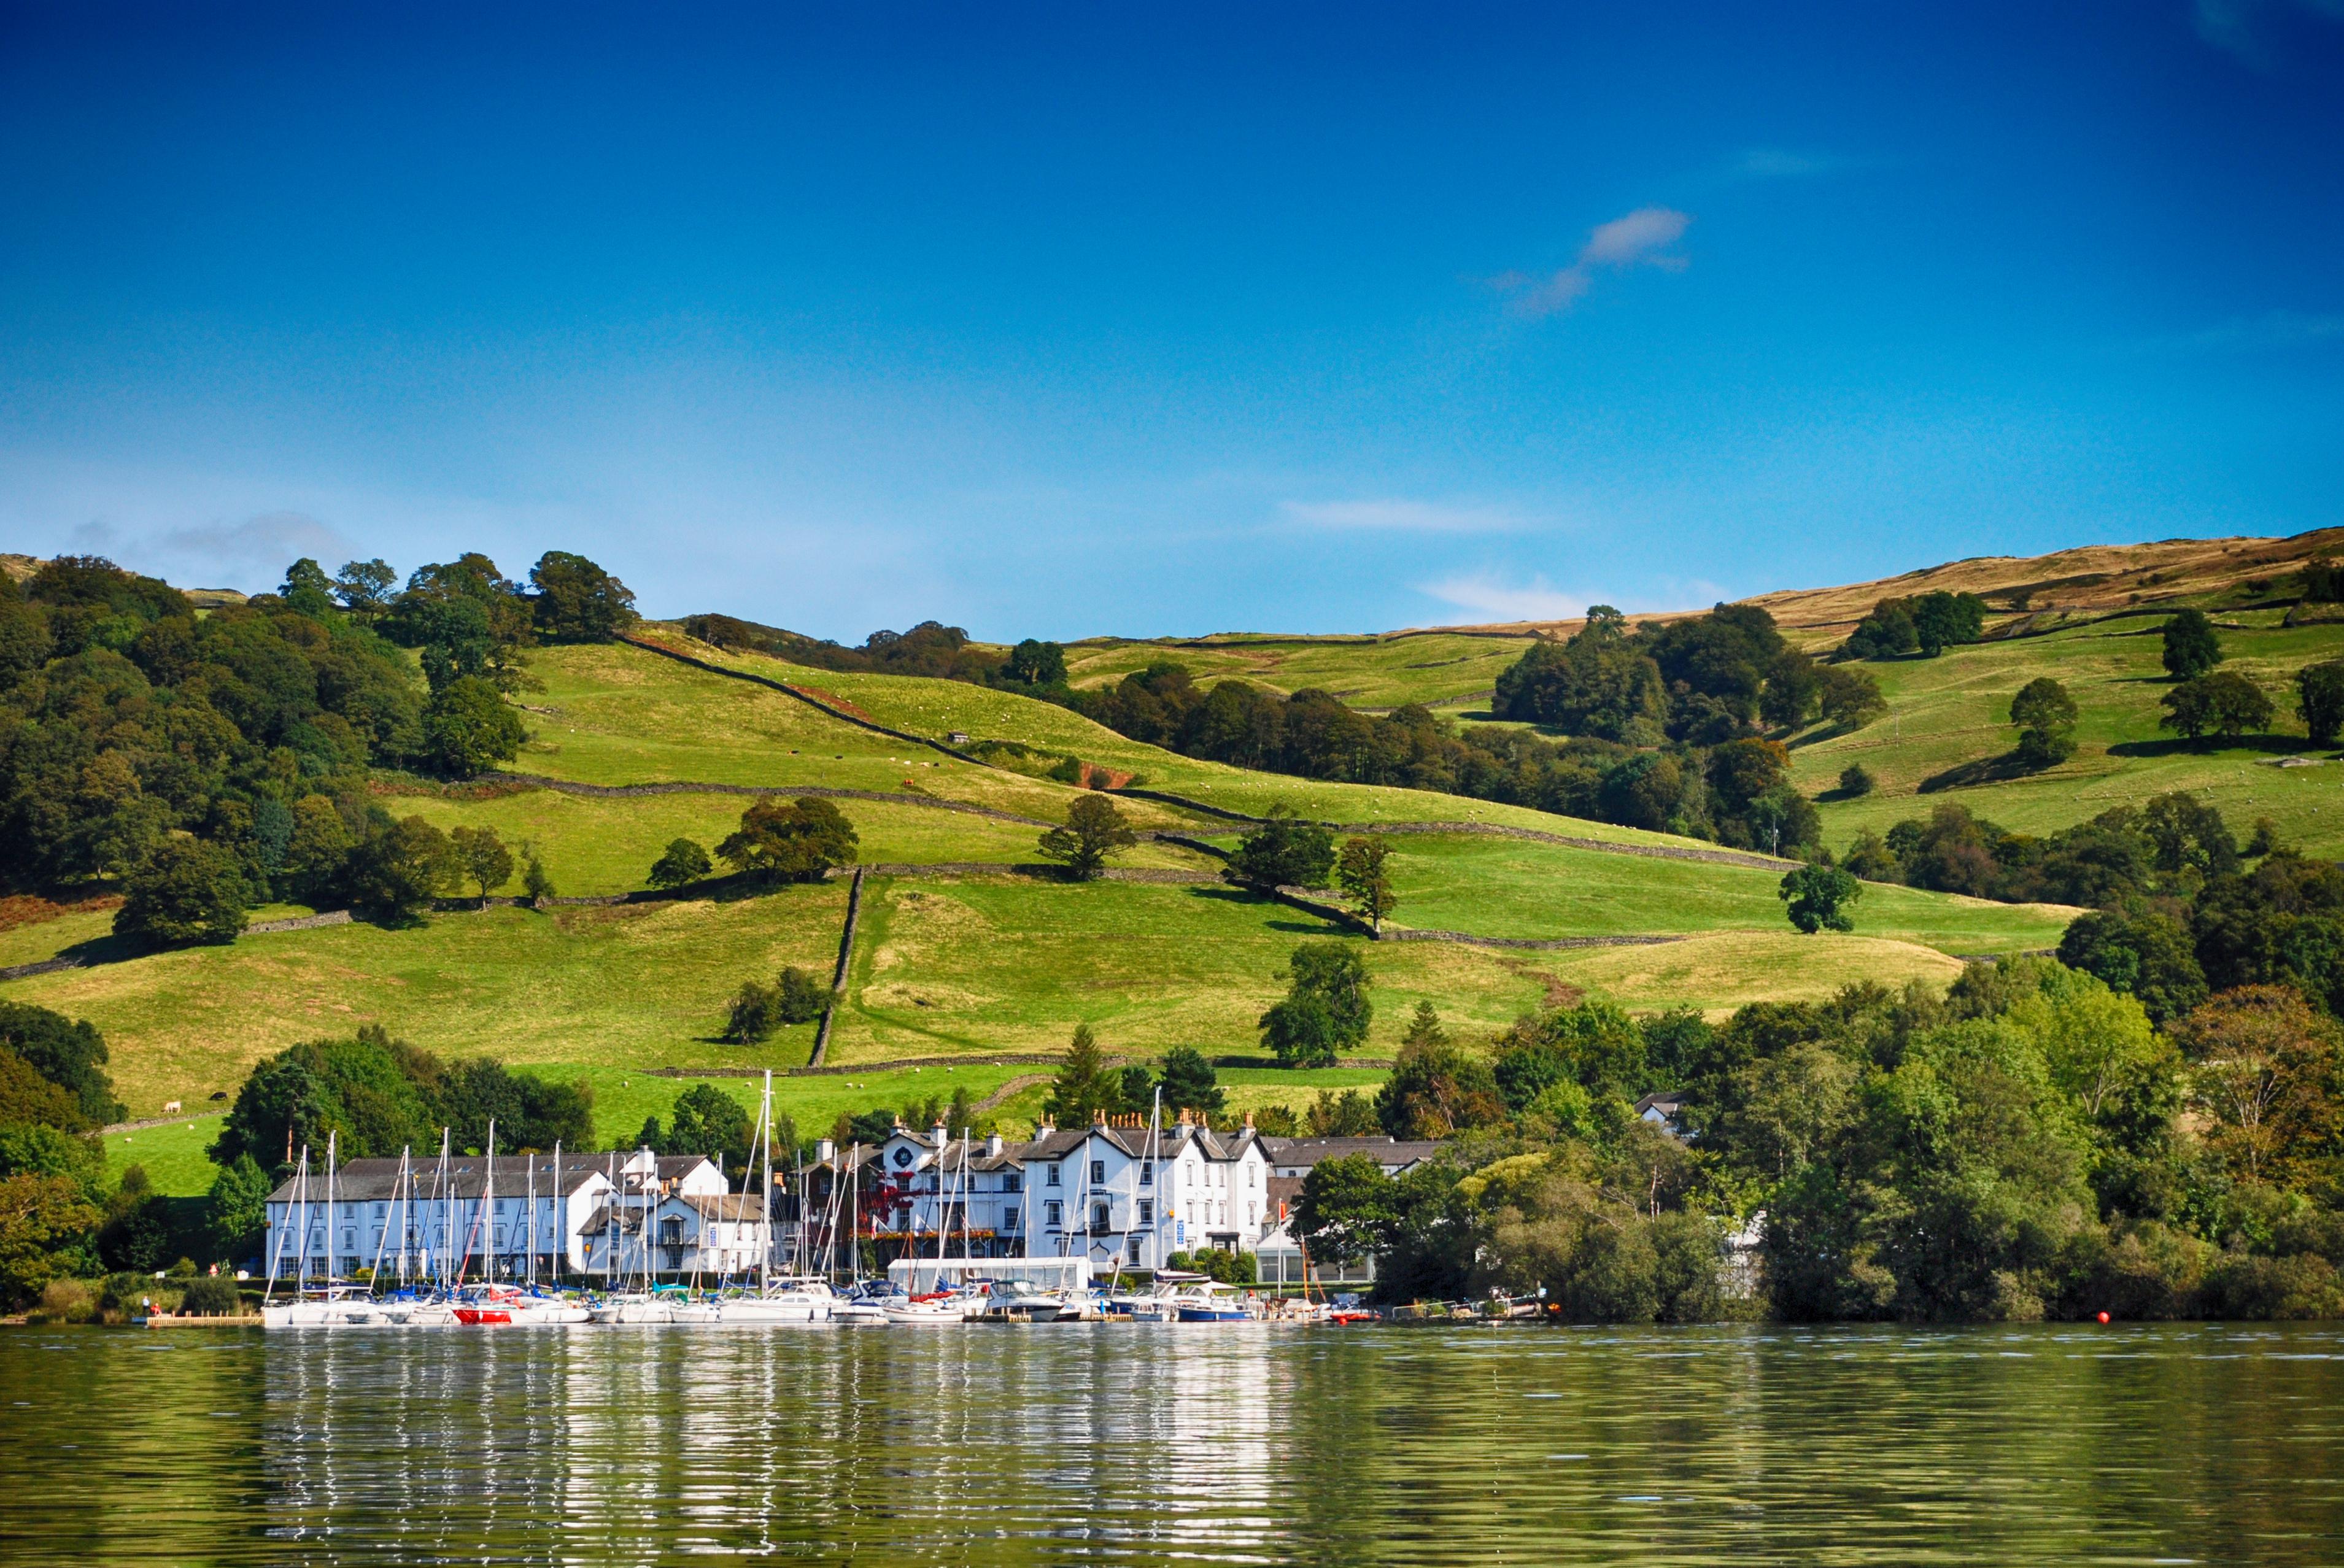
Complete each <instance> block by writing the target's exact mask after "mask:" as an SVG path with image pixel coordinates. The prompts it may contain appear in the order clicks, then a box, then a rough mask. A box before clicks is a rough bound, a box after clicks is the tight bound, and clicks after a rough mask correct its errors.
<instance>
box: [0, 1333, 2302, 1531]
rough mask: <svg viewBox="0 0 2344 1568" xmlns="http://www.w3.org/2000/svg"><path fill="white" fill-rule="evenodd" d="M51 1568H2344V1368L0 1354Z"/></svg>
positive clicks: (1405, 1354)
mask: <svg viewBox="0 0 2344 1568" xmlns="http://www.w3.org/2000/svg"><path fill="white" fill-rule="evenodd" d="M0 1407H5V1417H6V1421H5V1428H0V1430H5V1434H6V1440H7V1442H6V1450H5V1452H6V1454H7V1459H6V1465H7V1467H8V1470H9V1471H10V1472H11V1473H10V1474H9V1475H8V1478H7V1479H8V1483H9V1484H8V1489H7V1492H6V1493H5V1497H0V1560H5V1561H7V1562H12V1563H15V1562H23V1563H35V1562H37V1563H437V1562H463V1563H487V1562H518V1563H660V1562H669V1561H675V1560H679V1559H682V1558H686V1557H694V1556H700V1555H702V1554H711V1553H713V1554H722V1555H736V1554H750V1555H760V1556H774V1557H781V1558H798V1559H814V1560H822V1561H845V1560H856V1561H867V1562H892V1563H931V1562H934V1563H1021V1564H1022V1563H1065V1562H1091V1561H1141V1562H1157V1561H1171V1560H1178V1561H1181V1562H1185V1563H1288V1562H1301V1563H1452V1562H1453V1563H1466V1562H1470V1563H1480V1564H1489V1563H1615V1562H1634V1563H1716V1562H1720V1561H1723V1560H1726V1559H1728V1558H1731V1559H1732V1560H1733V1561H1734V1562H1736V1563H1773V1562H1782V1563H1938V1562H1944V1563H1954V1562H1961V1563H1978V1562H1993V1563H2052V1562H2062V1563H2149V1562H2158V1561H2166V1562H2174V1561H2190V1562H2202V1563H2336V1562H2339V1561H2344V1492H2339V1482H2344V1447H2339V1444H2344V1328H2339V1327H2337V1326H2329V1325H2315V1326H2309V1327H2268V1328H2266V1327H2208V1326H2199V1325H2185V1326H2177V1327H2163V1328H2157V1327H2118V1328H2115V1329H2089V1330H2077V1329H2073V1328H2026V1329H1992V1330H1931V1331H1927V1332H1918V1331H1904V1330H1812V1331H1811V1330H1780V1329H1715V1330H1631V1331H1617V1330H1551V1329H1538V1328H1529V1329H1503V1330H1470V1329H1371V1330H1290V1329H1288V1330H1276V1329H1265V1328H1257V1327H1252V1326H1240V1327H1232V1328H1228V1329H1220V1328H1208V1327H1203V1326H1179V1325H1162V1326H1141V1325H1129V1324H1112V1325H1071V1324H1070V1325H1061V1326H1057V1327H1050V1328H1032V1329H1025V1330H1016V1329H989V1328H979V1327H972V1328H968V1329H965V1330H929V1331H925V1332H919V1331H913V1330H859V1331H855V1330H850V1331H825V1330H766V1331H729V1330H716V1331H692V1330H664V1331H663V1330H624V1329H620V1330H611V1329H581V1330H554V1329H537V1330H507V1331H502V1332H499V1331H495V1330H490V1331H486V1332H480V1333H466V1332H451V1331H441V1332H416V1333H400V1332H384V1333H373V1332H361V1333H342V1334H338V1335H336V1334H308V1335H303V1334H278V1335H275V1336H263V1335H262V1334H261V1333H259V1332H258V1330H218V1331H205V1330H185V1331H180V1330H174V1331H171V1332H162V1333H147V1332H142V1331H138V1330H86V1329H76V1330H64V1329H59V1330H0Z"/></svg>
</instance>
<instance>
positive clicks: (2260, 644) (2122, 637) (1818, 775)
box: [1792, 611, 2344, 856]
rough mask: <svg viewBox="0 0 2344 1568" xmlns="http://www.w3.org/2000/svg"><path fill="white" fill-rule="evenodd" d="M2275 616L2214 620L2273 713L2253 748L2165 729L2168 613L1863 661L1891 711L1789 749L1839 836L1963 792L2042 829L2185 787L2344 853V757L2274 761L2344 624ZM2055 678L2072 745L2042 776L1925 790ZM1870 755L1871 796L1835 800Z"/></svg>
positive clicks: (1987, 753) (2298, 737)
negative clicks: (2035, 685)
mask: <svg viewBox="0 0 2344 1568" xmlns="http://www.w3.org/2000/svg"><path fill="white" fill-rule="evenodd" d="M2278 619H2279V616H2278V612H2271V611H2256V612H2240V613H2236V614H2226V615H2223V616H2222V617H2220V621H2221V622H2222V624H2223V631H2222V642H2223V647H2224V650H2225V652H2227V653H2228V662H2227V663H2225V664H2224V665H2223V666H2222V667H2223V668H2224V669H2226V670H2235V671H2237V672H2238V673H2242V674H2244V675H2247V676H2248V678H2250V679H2252V680H2253V681H2255V682H2256V683H2257V684H2258V685H2260V686H2261V687H2262V688H2263V690H2264V691H2265V692H2266V693H2268V694H2269V695H2270V697H2271V698H2272V703H2273V706H2274V707H2275V708H2276V709H2277V710H2278V715H2279V717H2278V723H2277V724H2276V726H2275V728H2276V730H2277V733H2274V734H2272V735H2268V736H2263V737H2258V738H2257V739H2256V740H2255V741H2254V742H2252V743H2251V744H2247V745H2243V746H2234V747H2224V746H2221V745H2218V744H2212V743H2208V744H2206V745H2204V746H2202V747H2201V746H2198V745H2194V744H2186V743H2183V742H2181V741H2179V740H2177V739H2176V738H2175V737H2174V736H2173V735H2172V733H2171V732H2169V731H2161V730H2159V729H2158V728H2157V720H2158V718H2159V717H2160V716H2162V713H2163V710H2162V709H2161V708H2160V707H2159V706H2158V700H2159V699H2160V698H2162V697H2163V696H2164V695H2165V693H2167V692H2168V691H2170V690H2171V689H2172V688H2171V684H2170V683H2169V682H2167V679H2166V676H2165V672H2164V669H2163V667H2162V665H2161V663H2159V654H2160V651H2161V647H2162V643H2161V641H2160V638H2159V635H2158V632H2159V630H2160V628H2161V626H2162V624H2163V623H2162V621H2161V620H2160V619H2158V618H2155V617H2150V618H2141V619H2126V620H2120V621H2112V622H2099V623H2097V624H2094V625H2089V626H2081V627H2076V628H2073V629H2070V630H2066V631H2062V632H2054V633H2051V634H2050V635H2047V636H2043V637H2033V638H2022V639H2017V640H2014V641H2010V642H1986V643H1980V644H1977V645H1975V646H1972V647H1967V648H1955V649H1951V650H1948V651H1947V652H1945V653H1944V654H1942V655H1941V656H1939V657H1937V658H1935V659H1906V660H1891V661H1888V662H1885V663H1874V664H1867V665H1865V666H1864V668H1866V669H1867V670H1870V671H1871V672H1873V673H1874V674H1875V675H1877V676H1878V677H1879V680H1880V684H1881V689H1882V691H1883V692H1884V693H1886V694H1887V696H1888V699H1889V703H1890V709H1889V713H1888V715H1887V716H1886V717H1884V718H1882V719H1879V720H1876V721H1874V723H1871V724H1869V725H1867V726H1865V727H1864V729H1862V730H1859V731H1856V732H1855V733H1852V734H1844V735H1828V734H1820V733H1819V734H1817V735H1815V736H1814V737H1813V738H1812V739H1811V740H1810V741H1809V742H1808V743H1807V744H1799V745H1796V746H1794V748H1793V753H1792V759H1793V761H1792V765H1793V776H1794V777H1795V778H1796V780H1797V781H1798V783H1799V785H1800V787H1801V788H1803V789H1804V790H1806V791H1807V792H1808V793H1809V794H1820V795H1821V796H1822V798H1821V799H1820V801H1819V803H1818V804H1819V809H1820V810H1821V811H1822V812H1823V814H1824V826H1825V829H1826V834H1827V836H1828V838H1829V840H1830V842H1831V843H1832V844H1833V845H1834V846H1837V845H1844V843H1846V842H1847V841H1848V840H1850V839H1852V838H1854V835H1856V834H1858V833H1860V832H1862V831H1864V829H1867V828H1870V829H1874V830H1881V829H1885V828H1886V827H1887V826H1888V825H1889V824H1892V823H1894V822H1895V821H1897V820H1898V819H1899V818H1901V817H1907V816H1920V815H1925V814H1927V813H1928V811H1929V810H1930V809H1931V808H1932V807H1934V806H1935V805H1936V804H1939V803H1940V802H1945V801H1954V802H1958V803H1960V804H1964V805H1966V806H1967V807H1969V809H1970V810H1972V811H1974V812H1975V813H1977V814H1979V815H1981V816H1985V817H1989V818H1991V819H1993V820H1994V821H1995V822H1997V823H2000V824H2003V825H2004V826H2006V827H2009V828H2014V829H2017V830H2021V831H2024V832H2028V833H2036V834H2041V833H2046V832H2049V831H2051V830H2053V829H2055V828H2059V827H2065V826H2066V825H2068V824H2072V823H2076V822H2079V821H2082V820H2084V819H2085V818H2086V817H2089V816H2092V815H2094V814H2096V813H2098V812H2101V811H2105V810H2107V808H2108V807H2109V806H2112V805H2119V804H2134V805H2137V804H2140V803H2141V802H2143V801H2145V800H2147V798H2148V797H2149V796H2151V795H2153V794H2162V793H2165V792H2167V791H2171V790H2186V791H2188V792H2189V793H2191V794H2196V795H2197V796H2199V797H2200V798H2201V799H2205V800H2208V801H2210V802H2211V803H2212V804H2215V805H2218V806H2219V807H2221V809H2222V812H2223V814H2224V815H2225V816H2227V817H2228V818H2229V820H2230V822H2231V824H2232V825H2233V826H2234V827H2235V828H2237V829H2238V832H2239V833H2240V835H2242V836H2243V835H2244V833H2245V831H2246V829H2247V827H2248V824H2251V823H2252V822H2253V820H2254V819H2255V818H2257V817H2259V816H2268V817H2270V818H2271V819H2272V820H2273V821H2275V822H2277V823H2278V825H2279V827H2280V829H2281V831H2282V834H2283V835H2284V836H2285V837H2286V838H2287V839H2288V841H2289V842H2292V843H2297V844H2299V845H2302V846H2303V847H2304V848H2306V849H2307V850H2309V851H2311V852H2312V853H2315V854H2319V855H2330V856H2333V855H2344V790H2339V784H2344V765H2339V764H2338V763H2337V762H2335V761H2333V760H2327V761H2325V762H2324V764H2323V765H2321V766H2318V767H2306V768H2279V767H2274V766H2271V765H2269V764H2270V763H2271V762H2273V761H2275V760H2276V759H2278V758H2280V757H2285V756H2292V755H2297V754H2303V755H2308V756H2312V757H2317V758H2323V759H2328V758H2330V756H2331V754H2328V753H2321V752H2316V751H2310V750H2309V749H2308V747H2309V742H2308V741H2307V740H2306V738H2305V736H2304V732H2303V727H2302V724H2301V723H2300V722H2299V721H2298V720H2297V719H2296V717H2295V705H2294V689H2293V685H2292V681H2293V676H2294V673H2295V672H2296V671H2297V670H2298V669H2299V668H2301V667H2302V666H2303V665H2305V664H2308V663H2317V662H2319V661H2321V660H2325V659H2334V658H2338V657H2344V624H2329V625H2317V626H2304V627H2297V628H2293V629H2283V628H2281V627H2279V626H2278V624H2277V622H2278ZM2041 675H2048V676H2050V677H2052V678H2053V679H2055V680H2056V681H2058V682H2060V683H2062V684H2064V685H2065V686H2066V688H2067V691H2068V693H2069V694H2070V695H2072V696H2073V697H2074V698H2075V699H2076V707H2077V709H2078V711H2079V716H2080V722H2079V723H2078V724H2077V726H2076V741H2077V748H2076V755H2075V756H2074V757H2072V758H2070V759H2069V760H2068V761H2067V762H2066V763H2064V764H2061V765H2060V766H2058V767H2056V768H2054V769H2052V770H2050V771H2049V772H2047V773H2043V774H2034V775H2032V776H2027V777H2020V778H2012V779H2006V780H2002V781H1999V782H1985V783H1978V784H1955V785H1953V786H1952V787H1939V788H1937V789H1935V790H1934V791H1933V792H1932V793H1930V794H1920V793H1919V791H1920V787H1921V785H1922V784H1924V783H1925V782H1927V781H1930V780H1933V779H1942V778H1943V777H1944V775H1946V774H1954V773H1955V770H1957V769H1960V768H1962V767H1963V766H1964V765H1965V764H1982V763H1990V762H1991V760H1992V759H1995V758H1998V757H2001V756H2004V755H2005V754H2007V753H2008V752H2009V751H2010V749H2011V747H2012V745H2013V744H2015V742H2016V732H2015V731H2014V730H2013V729H2012V728H2011V726H2010V724H2009V722H2008V720H2009V709H2010V699H2011V697H2012V695H2013V694H2014V693H2016V692H2017V690H2018V689H2019V687H2021V686H2023V685H2025V684H2026V683H2027V682H2028V681H2031V680H2033V679H2035V678H2036V677H2037V676H2041ZM1850 763H1861V764H1864V766H1865V767H1866V768H1868V769H1870V770H1871V772H1872V773H1873V774H1874V776H1875V777H1876V778H1877V779H1878V780H1879V784H1880V787H1879V788H1878V789H1877V790H1876V791H1875V792H1874V793H1873V794H1870V795H1866V796H1862V797H1859V798H1856V799H1853V800H1840V799H1837V798H1836V797H1835V796H1834V795H1833V794H1828V793H1825V792H1828V791H1831V790H1832V789H1833V788H1834V786H1835V784H1836V783H1837V781H1838V778H1839V774H1840V770H1842V769H1843V768H1844V767H1846V766H1847V765H1848V764H1850Z"/></svg>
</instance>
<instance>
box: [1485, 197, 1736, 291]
mask: <svg viewBox="0 0 2344 1568" xmlns="http://www.w3.org/2000/svg"><path fill="white" fill-rule="evenodd" d="M1691 224H1692V217H1691V216H1690V215H1688V214H1685V213H1682V212H1679V211H1677V210H1676V208H1674V207H1638V208H1637V209H1636V210H1635V211H1633V212H1631V213H1626V214H1623V215H1622V216H1621V217H1615V218H1613V219H1612V220H1611V222H1609V223H1600V224H1598V225H1596V226H1595V228H1594V230H1593V231H1592V232H1591V233H1590V234H1589V235H1588V237H1587V243H1586V244H1585V245H1583V246H1581V248H1580V250H1579V258H1578V259H1577V260H1575V261H1573V262H1572V263H1571V265H1570V266H1568V267H1566V268H1563V269H1562V270H1561V271H1560V272H1557V273H1554V274H1553V275H1552V276H1551V277H1546V278H1539V277H1535V276H1532V275H1531V274H1529V273H1522V272H1509V273H1506V274H1504V275H1502V276H1500V277H1498V278H1492V279H1490V282H1491V283H1492V284H1493V285H1494V286H1495V287H1497V288H1500V289H1502V290H1504V291H1505V292H1507V293H1509V294H1511V295H1512V296H1513V298H1514V308H1515V309H1518V310H1521V312H1523V313H1524V314H1525V315H1530V316H1551V315H1553V314H1554V313H1555V312H1557V311H1559V310H1568V309H1571V307H1572V306H1573V305H1576V304H1577V303H1578V302H1579V301H1580V299H1581V298H1582V297H1583V296H1585V294H1586V293H1587V291H1588V290H1589V289H1590V288H1593V287H1594V286H1595V277H1596V274H1597V273H1598V272H1600V271H1612V272H1617V271H1620V270H1622V269H1624V268H1631V267H1657V268H1661V270H1662V271H1664V272H1682V271H1683V270H1684V269H1685V267H1686V264H1687V263H1686V259H1685V258H1684V257H1683V256H1682V255H1679V254H1676V253H1674V252H1672V251H1671V250H1670V249H1669V247H1671V246H1672V245H1674V244H1675V243H1676V242H1677V241H1678V240H1680V239H1682V238H1684V231H1685V229H1686V228H1687V227H1688V226H1690V225H1691Z"/></svg>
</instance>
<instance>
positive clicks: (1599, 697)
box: [1490, 604, 1882, 746]
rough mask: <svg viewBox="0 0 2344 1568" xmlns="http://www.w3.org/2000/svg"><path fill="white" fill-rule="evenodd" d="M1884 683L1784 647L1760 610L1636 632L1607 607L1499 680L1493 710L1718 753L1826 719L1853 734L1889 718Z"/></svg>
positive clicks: (1719, 612)
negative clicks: (1747, 739)
mask: <svg viewBox="0 0 2344 1568" xmlns="http://www.w3.org/2000/svg"><path fill="white" fill-rule="evenodd" d="M1881 706H1882V703H1881V697H1880V688H1879V684H1878V683H1876V682H1875V681H1874V680H1873V678H1872V677H1871V676H1870V675H1869V674H1866V673H1864V672H1863V671H1860V670H1844V669H1835V668H1833V667H1831V666H1827V665H1821V664H1818V663H1815V662H1814V660H1813V659H1810V658H1808V657H1807V656H1806V655H1805V654H1804V653H1802V652H1799V651H1798V650H1797V649H1795V648H1793V647H1792V646H1791V645H1790V644H1789V643H1788V642H1784V641H1783V635H1782V633H1781V632H1777V631H1776V630H1775V629H1774V618H1773V616H1772V615H1769V614H1768V613H1767V612H1765V611H1763V610H1762V609H1759V608H1758V607H1756V606H1755V605H1748V604H1720V605H1718V606H1717V607H1716V608H1715V609H1713V610H1712V611H1711V612H1709V613H1708V614H1706V615H1698V616H1689V617H1686V618H1685V619H1682V620H1679V621H1668V622H1646V623H1645V624H1644V625H1642V626H1641V627H1638V628H1636V629H1634V630H1631V629H1630V628H1629V625H1628V621H1627V617H1626V616H1624V615H1622V613H1621V612H1619V611H1617V610H1614V609H1613V608H1611V606H1610V605H1608V604H1597V605H1593V606H1591V607H1590V609H1589V610H1588V612H1587V621H1586V623H1585V624H1584V625H1583V626H1581V629H1580V630H1579V631H1578V632H1576V633H1574V634H1573V635H1572V636H1571V639H1570V640H1569V641H1568V642H1540V643H1539V644H1537V645H1536V646H1534V647H1532V648H1531V650H1530V651H1529V652H1525V653H1524V654H1523V655H1522V656H1521V659H1519V660H1517V661H1516V662H1515V663H1513V664H1512V665H1511V666H1510V667H1509V668H1508V669H1507V670H1506V672H1505V673H1503V674H1501V675H1500V676H1499V677H1498V690H1497V696H1496V698H1495V700H1494V701H1493V702H1492V703H1490V707H1491V709H1492V710H1493V711H1494V712H1495V713H1496V714H1497V716H1498V717H1500V718H1501V719H1521V720H1525V721H1529V722H1531V723H1540V724H1545V725H1548V726H1550V727H1551V728H1555V729H1561V730H1563V731H1565V732H1567V733H1571V734H1573V735H1587V736H1593V737H1595V738H1597V739H1599V740H1608V741H1618V742H1622V743H1625V744H1630V745H1654V744H1659V743H1660V742H1662V740H1672V741H1678V742H1682V743H1684V744H1689V745H1694V746H1710V745H1717V744H1722V743H1723V742H1726V741H1732V740H1736V739H1740V738H1742V737H1744V736H1748V735H1753V734H1756V733H1761V731H1762V730H1765V729H1771V730H1793V729H1797V728H1799V727H1800V726H1802V725H1803V724H1805V723H1809V722H1810V721H1811V720H1813V719H1814V718H1816V717H1818V716H1820V717H1822V718H1824V719H1826V720H1828V721H1830V722H1831V723H1835V724H1839V725H1842V726H1844V727H1847V728H1854V727H1857V726H1859V725H1861V724H1863V723H1867V722H1868V721H1869V720H1870V719H1871V718H1872V717H1873V716H1874V715H1875V714H1876V713H1878V712H1879V711H1880V709H1881Z"/></svg>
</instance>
